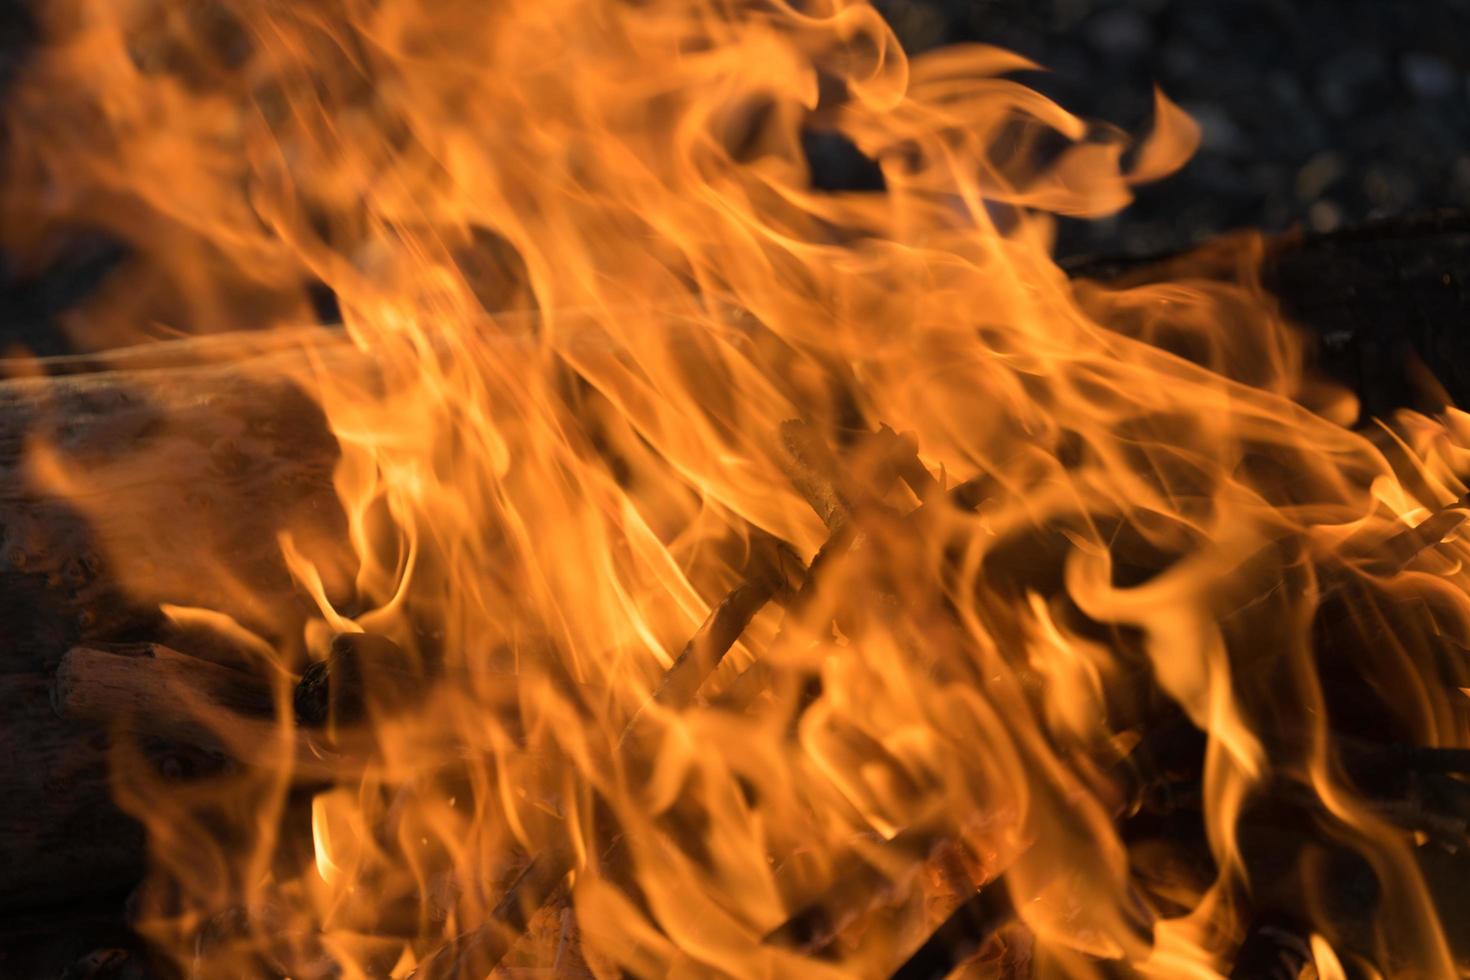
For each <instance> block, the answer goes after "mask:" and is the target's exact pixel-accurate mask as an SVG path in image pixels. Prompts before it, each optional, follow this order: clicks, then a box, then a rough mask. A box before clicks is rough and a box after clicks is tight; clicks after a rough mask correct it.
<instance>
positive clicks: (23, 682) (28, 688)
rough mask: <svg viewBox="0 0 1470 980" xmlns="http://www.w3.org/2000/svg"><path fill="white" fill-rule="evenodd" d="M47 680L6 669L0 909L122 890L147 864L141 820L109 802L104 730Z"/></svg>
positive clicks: (0, 684) (0, 761) (0, 723)
mask: <svg viewBox="0 0 1470 980" xmlns="http://www.w3.org/2000/svg"><path fill="white" fill-rule="evenodd" d="M50 687H51V677H50V675H47V674H39V673H12V674H5V675H0V867H3V868H4V869H5V870H4V872H3V873H0V913H7V912H9V911H12V910H16V909H27V908H40V907H43V906H48V905H57V904H62V903H66V902H68V901H71V900H73V899H75V898H77V897H78V896H83V895H97V894H99V893H104V892H108V891H119V890H121V891H124V892H125V891H126V889H127V888H128V887H130V886H131V885H132V883H133V882H135V881H136V880H137V878H138V877H139V876H140V875H141V874H142V872H143V830H142V828H141V827H140V826H138V824H137V823H135V822H134V821H133V820H132V819H131V818H129V817H127V816H125V815H124V814H123V813H122V812H121V811H119V810H118V808H117V807H116V805H115V804H114V803H113V802H112V788H111V783H110V780H109V774H108V766H109V758H108V755H109V753H108V748H109V743H108V737H107V734H106V732H104V731H102V730H101V729H98V728H96V727H93V726H89V725H86V724H84V723H81V722H77V721H73V720H69V719H65V718H61V717H59V716H58V715H57V714H56V713H55V712H54V711H52V710H51V701H50V697H49V693H50ZM3 918H5V915H3V914H0V919H3ZM0 962H3V961H0ZM3 972H4V971H3V969H0V973H3Z"/></svg>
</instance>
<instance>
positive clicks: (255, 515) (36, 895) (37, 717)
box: [0, 331, 350, 911]
mask: <svg viewBox="0 0 1470 980" xmlns="http://www.w3.org/2000/svg"><path fill="white" fill-rule="evenodd" d="M324 349H331V350H339V349H340V350H341V352H342V353H344V354H345V353H346V352H347V351H349V350H350V348H347V347H346V345H345V344H343V342H342V338H341V335H340V334H339V333H336V332H332V331H315V332H293V333H292V334H290V335H282V336H278V337H273V336H271V335H268V334H262V335H253V336H249V337H233V338H224V337H218V338H209V339H203V340H198V341H193V340H191V341H178V342H169V343H165V344H159V345H156V346H154V347H150V348H145V349H136V350H124V351H117V352H112V353H108V354H102V355H96V356H93V357H90V358H86V359H78V358H65V359H60V360H59V361H55V362H52V361H41V362H32V363H30V364H19V363H16V362H10V367H11V368H12V372H11V373H12V374H13V373H16V372H17V371H19V372H21V376H18V377H11V378H9V379H8V380H4V381H0V865H3V866H4V867H6V868H7V872H6V873H5V874H3V875H0V911H5V910H12V909H19V908H26V907H39V906H42V905H49V904H53V903H61V902H71V901H73V900H75V899H78V898H82V897H86V896H94V895H98V894H102V893H106V892H109V891H119V890H121V891H126V889H128V888H129V887H131V885H132V884H133V883H134V882H135V880H136V879H137V877H138V876H139V874H141V871H142V858H143V835H142V831H141V828H139V827H138V826H137V824H136V823H134V822H133V821H132V820H131V819H129V818H128V817H126V816H125V815H124V814H122V813H121V812H120V811H119V810H118V809H117V807H116V806H115V805H114V804H113V802H112V792H111V788H110V786H109V780H108V764H109V752H110V742H111V740H110V734H109V723H110V722H104V723H103V724H97V723H93V722H88V721H84V720H79V719H78V718H74V717H62V716H61V715H59V714H58V713H57V712H56V711H54V710H53V708H52V703H51V700H50V696H51V690H52V684H53V676H54V672H55V670H56V668H57V667H58V666H59V665H60V663H61V661H62V659H63V657H64V656H65V654H66V653H67V651H68V650H69V649H71V648H72V647H74V646H78V645H82V644H88V643H101V642H117V641H126V640H130V639H144V638H148V639H167V638H169V637H170V636H171V635H173V634H174V633H176V632H177V628H176V627H175V626H173V625H171V624H170V623H169V622H168V621H167V620H166V619H165V617H163V616H162V615H161V613H160V607H159V603H160V602H162V601H169V602H173V603H177V604H180V605H190V604H193V605H199V606H205V607H212V608H215V609H223V610H226V611H228V612H230V613H231V614H232V615H234V616H235V617H236V619H237V620H238V621H239V622H241V623H244V624H247V625H248V626H249V627H250V628H252V629H255V630H258V631H260V632H261V633H262V634H263V635H267V636H270V637H271V638H272V639H273V640H275V639H279V640H281V641H282V642H283V643H284V642H286V640H287V639H288V635H287V634H288V633H289V630H290V628H291V627H292V624H293V623H295V624H299V623H301V622H302V621H303V620H304V617H305V615H306V613H307V611H308V610H307V609H306V608H305V607H304V606H303V605H302V604H301V602H300V599H299V597H298V596H297V595H296V594H295V589H294V588H293V586H292V583H291V580H290V576H289V574H288V573H287V571H286V569H285V567H284V565H283V563H282V561H281V558H280V553H279V547H278V545H277V543H276V540H275V529H276V528H279V527H283V526H288V525H289V524H290V523H291V522H293V521H295V522H297V523H301V522H305V521H312V522H315V523H316V524H318V525H319V526H321V527H324V528H326V529H328V532H329V533H339V532H338V530H337V529H340V528H341V526H342V520H343V519H342V517H341V514H340V509H339V508H338V506H337V504H336V498H335V494H334V493H333V491H332V486H331V473H332V467H333V465H334V462H335V459H336V455H337V450H336V444H335V441H334V440H333V439H332V437H331V435H330V433H329V432H328V431H327V429H326V426H325V423H324V420H323V419H322V416H321V413H320V411H319V410H318V409H317V408H316V406H315V404H314V403H313V402H312V401H311V399H309V398H308V397H307V396H306V395H305V394H304V393H303V392H302V391H301V390H300V389H299V388H297V387H296V386H295V385H293V384H291V383H290V382H288V381H286V380H284V379H283V378H282V377H281V376H280V373H279V372H278V371H275V370H272V369H273V368H279V367H281V366H283V365H285V364H288V363H289V364H292V365H296V366H301V365H303V364H304V363H305V357H306V356H307V351H309V350H310V351H314V352H315V354H314V355H313V356H316V355H319V353H320V351H321V350H324ZM36 440H44V441H46V442H48V443H49V444H51V445H52V446H54V447H55V451H56V452H57V453H58V454H59V455H60V456H61V457H62V458H63V459H64V460H65V461H66V462H68V463H71V464H75V465H77V466H78V467H79V468H83V469H84V470H85V472H86V475H87V476H88V479H89V481H90V490H91V492H92V493H94V494H96V495H98V498H99V499H105V501H106V504H107V506H106V507H98V508H95V509H93V510H92V512H91V513H83V512H82V511H81V510H79V509H78V508H77V507H74V506H70V505H67V504H64V503H61V502H59V501H58V500H56V499H55V497H54V496H53V495H51V494H49V493H48V492H46V490H44V489H43V488H41V487H39V486H38V485H37V484H36V481H35V479H34V474H33V473H32V472H31V471H30V469H29V467H28V465H27V461H26V458H25V452H26V449H27V447H28V446H30V445H32V444H34V442H35V441H36ZM201 541H209V542H211V545H212V549H203V548H201V547H200V546H199V545H200V542H201ZM206 550H218V551H219V552H220V553H223V554H226V555H230V556H231V557H232V559H234V560H232V562H231V566H232V567H231V569H229V570H223V569H219V568H215V567H211V566H210V565H209V564H208V563H207V562H206V561H205V560H204V556H203V552H204V551H206ZM225 571H228V572H229V573H230V576H232V577H233V581H231V580H229V579H227V578H226V576H225V575H224V574H223V573H224V572H225ZM247 595H250V596H252V597H253V598H251V600H250V602H248V603H247V602H242V601H241V599H242V597H243V596H247ZM276 633H279V634H280V636H276V635H275V634H276ZM298 635H299V629H298ZM206 647H207V644H201V645H200V647H199V649H202V648H206ZM190 649H196V647H193V646H191V648H190ZM220 650H221V656H223V655H224V651H225V650H226V648H225V647H224V646H223V645H221V647H220ZM129 666H130V667H135V666H138V665H137V664H129Z"/></svg>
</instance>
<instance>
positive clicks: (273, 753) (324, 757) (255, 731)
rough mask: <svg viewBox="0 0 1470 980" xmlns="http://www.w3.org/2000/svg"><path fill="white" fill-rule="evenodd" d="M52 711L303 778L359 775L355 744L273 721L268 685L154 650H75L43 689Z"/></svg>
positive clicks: (361, 754) (360, 755)
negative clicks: (319, 737)
mask: <svg viewBox="0 0 1470 980" xmlns="http://www.w3.org/2000/svg"><path fill="white" fill-rule="evenodd" d="M50 699H51V703H52V706H53V707H54V708H55V710H56V713H57V714H58V715H60V716H61V717H63V718H67V719H69V720H72V721H78V722H86V723H90V725H92V726H93V727H94V728H95V729H100V730H102V731H106V732H110V733H126V734H128V735H130V736H133V737H142V738H146V739H156V740H162V741H165V742H173V743H178V744H179V745H182V746H186V747H191V748H196V749H200V748H202V749H204V750H206V751H209V752H216V753H219V754H222V755H225V756H228V757H230V758H233V759H236V760H239V761H240V762H242V763H245V764H248V765H249V764H254V765H266V766H279V765H284V764H287V763H289V764H290V765H291V766H292V772H293V774H294V775H295V776H296V777H298V778H300V779H304V780H330V779H332V778H334V777H338V776H341V777H344V778H345V777H347V776H349V775H350V774H352V773H354V772H356V771H358V769H359V767H360V766H361V764H362V762H363V761H364V759H365V754H366V749H365V747H364V746H362V745H358V744H353V745H351V746H350V747H349V746H347V745H342V744H337V743H332V744H328V743H325V742H322V741H318V740H317V739H315V738H314V737H312V736H311V735H310V734H308V733H306V732H300V731H297V730H295V728H294V725H292V723H291V722H290V721H289V720H287V721H285V722H282V721H279V720H277V719H276V718H274V717H272V714H273V702H274V699H273V696H272V693H271V691H270V687H269V685H268V684H266V683H264V682H263V681H262V680H261V679H260V678H259V677H257V676H253V675H251V674H248V673H246V672H244V671H240V670H235V669H233V668H229V667H222V666H219V665H216V664H212V663H209V662H208V661H204V660H200V659H198V658H195V657H190V656H188V655H186V654H182V653H179V652H178V651H176V650H170V649H168V648H167V647H164V646H161V645H159V644H153V643H146V644H135V645H130V646H126V647H122V648H119V649H97V648H90V647H75V648H73V649H71V650H69V651H67V653H66V654H65V655H64V656H63V657H62V658H61V663H60V665H59V666H58V667H57V669H56V675H55V678H54V681H53V684H52V687H51V691H50Z"/></svg>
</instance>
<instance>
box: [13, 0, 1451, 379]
mask: <svg viewBox="0 0 1470 980" xmlns="http://www.w3.org/2000/svg"><path fill="white" fill-rule="evenodd" d="M39 2H41V0H0V99H3V97H4V94H3V93H4V87H5V86H6V85H8V84H9V83H10V81H11V80H12V79H13V78H14V77H15V75H16V73H17V72H19V71H21V70H23V69H24V64H25V57H26V52H27V51H28V50H30V49H31V48H32V47H33V45H34V44H35V43H36V42H35V37H36V31H35V28H34V24H33V20H32V18H31V16H30V15H29V14H28V9H29V8H30V5H31V4H33V3H39ZM177 2H180V3H197V2H205V0H177ZM876 2H877V5H878V7H879V8H880V9H881V10H882V11H883V12H884V13H885V15H886V16H887V17H888V19H889V20H890V22H891V23H892V24H893V25H894V27H895V29H896V31H897V33H898V34H899V36H900V38H901V40H902V41H903V42H904V44H905V47H906V48H908V49H909V50H910V51H912V52H919V51H923V50H925V49H928V48H932V47H935V46H937V45H941V44H944V43H949V42H955V41H985V42H990V43H994V44H999V45H1002V46H1004V47H1007V48H1010V49H1013V50H1016V51H1019V52H1020V53H1022V54H1025V55H1027V56H1029V57H1031V58H1032V59H1033V60H1035V61H1037V62H1039V63H1040V64H1042V65H1044V66H1046V67H1047V68H1048V69H1049V71H1047V72H1036V73H1026V74H1025V76H1024V80H1025V81H1026V82H1027V83H1028V84H1030V85H1032V86H1033V87H1036V88H1039V89H1041V90H1043V91H1044V92H1046V93H1047V94H1049V95H1051V96H1052V97H1054V98H1055V99H1057V100H1058V101H1059V102H1060V103H1061V104H1062V105H1063V106H1065V107H1066V108H1068V109H1070V110H1072V111H1073V112H1075V113H1077V114H1079V115H1082V116H1084V117H1088V118H1095V119H1102V120H1105V121H1108V122H1112V123H1114V124H1117V125H1119V126H1122V127H1123V128H1125V129H1127V130H1128V131H1130V132H1135V133H1142V132H1144V131H1146V129H1147V127H1148V125H1149V120H1150V114H1151V106H1152V97H1153V95H1152V89H1153V86H1154V84H1156V83H1157V84H1158V85H1160V86H1161V87H1162V88H1163V89H1164V91H1165V92H1166V93H1167V94H1168V95H1169V96H1170V97H1171V98H1173V99H1174V100H1175V101H1176V102H1178V103H1180V104H1181V105H1182V106H1183V107H1184V108H1185V109H1186V110H1187V111H1188V112H1189V113H1190V114H1191V115H1192V116H1194V118H1195V119H1196V120H1198V121H1199V122H1200V123H1201V125H1202V128H1203V145H1202V146H1201V148H1200V151H1199V152H1198V154H1197V155H1196V156H1195V158H1194V159H1193V160H1192V161H1191V162H1190V163H1189V164H1188V165H1187V166H1186V167H1185V168H1184V170H1183V171H1181V172H1180V173H1178V174H1175V175H1174V176H1172V177H1170V178H1168V179H1166V180H1165V181H1163V182H1160V183H1158V184H1154V185H1150V186H1147V187H1144V188H1142V189H1141V190H1140V192H1139V197H1138V200H1137V202H1136V203H1135V204H1134V205H1133V206H1132V207H1131V208H1129V209H1128V210H1126V211H1125V212H1123V213H1122V214H1120V215H1117V216H1115V217H1112V218H1108V219H1104V220H1101V221H1095V222H1079V221H1066V222H1063V224H1062V228H1061V234H1060V239H1059V245H1058V249H1059V253H1060V255H1061V256H1062V257H1075V256H1132V255H1147V254H1155V253H1160V252H1169V251H1174V250H1177V249H1180V248H1183V247H1186V246H1188V245H1190V244H1192V243H1195V242H1198V241H1200V240H1202V239H1205V238H1208V237H1210V236H1211V235H1214V234H1217V233H1219V232H1222V231H1227V230H1231V229H1237V228H1252V227H1253V228H1261V229H1264V230H1267V231H1279V230H1282V229H1285V228H1288V227H1292V226H1301V227H1305V228H1308V229H1312V230H1319V231H1329V230H1332V229H1334V228H1337V227H1341V226H1343V225H1348V224H1353V223H1357V222H1361V221H1364V220H1367V219H1371V218H1377V217H1383V216H1389V215H1395V214H1403V213H1406V212H1413V211H1419V210H1424V209H1428V208H1441V207H1457V206H1458V207H1470V0H876ZM5 137H6V134H5V133H4V132H3V131H0V140H3V139H4V138H5ZM810 151H811V155H812V158H813V163H814V166H815V169H816V179H817V181H818V182H819V183H824V184H828V185H831V186H843V185H844V184H849V183H852V182H857V183H859V184H861V183H862V181H863V180H864V179H865V178H864V174H863V171H862V167H861V163H862V161H860V160H859V161H857V164H858V166H857V168H856V170H854V161H853V160H852V159H851V156H850V154H849V155H846V156H845V155H844V154H843V152H842V151H841V148H840V147H838V148H836V149H834V148H833V147H831V146H830V145H825V144H822V143H821V142H820V141H818V142H815V143H813V144H812V146H811V147H810ZM0 179H3V175H0ZM867 179H871V174H869V176H868V178H867ZM0 220H3V216H0ZM123 254H124V252H123V251H122V250H121V249H118V248H117V247H115V243H108V242H100V241H98V240H96V238H95V237H92V236H88V235H86V234H85V233H82V234H79V235H78V236H77V242H76V245H75V247H70V248H67V249H64V250H63V252H62V255H61V257H60V258H59V259H56V260H54V261H52V262H51V263H50V264H49V265H48V266H46V267H45V268H43V269H39V270H38V269H35V268H34V263H33V262H26V261H25V258H26V257H24V256H7V255H3V254H0V341H6V343H0V348H8V347H10V346H11V345H12V344H14V343H16V342H19V343H21V344H23V345H24V346H26V347H28V348H29V349H30V350H31V351H33V352H35V353H42V354H51V353H61V352H63V351H64V350H65V349H66V343H65V340H64V339H63V338H62V337H61V336H60V334H59V333H58V332H57V331H56V330H55V329H54V322H55V317H56V316H57V314H58V313H59V312H61V311H62V310H64V309H66V308H67V307H70V306H73V305H75V304H76V303H77V302H78V301H79V300H80V299H82V298H84V297H85V296H86V294H87V293H88V291H89V290H90V289H91V288H92V287H93V286H94V285H95V284H96V283H97V282H99V281H101V280H102V279H103V278H105V277H106V275H107V274H108V273H109V271H110V270H111V269H112V268H114V267H115V266H116V264H117V262H118V260H119V259H120V258H121V257H122V255H123ZM320 308H321V310H322V311H323V315H324V316H330V315H331V313H332V310H333V306H332V303H331V302H330V297H327V298H326V299H325V301H324V302H323V303H321V304H320ZM4 353H5V350H4V349H0V356H3V355H4Z"/></svg>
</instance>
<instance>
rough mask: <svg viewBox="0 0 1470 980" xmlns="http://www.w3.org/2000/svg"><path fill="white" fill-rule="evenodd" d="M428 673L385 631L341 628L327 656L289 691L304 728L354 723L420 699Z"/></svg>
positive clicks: (309, 669)
mask: <svg viewBox="0 0 1470 980" xmlns="http://www.w3.org/2000/svg"><path fill="white" fill-rule="evenodd" d="M427 686H428V678H427V676H426V672H425V669H424V664H422V663H421V662H420V661H419V660H418V659H417V658H416V657H414V656H413V655H412V654H410V653H409V652H408V651H406V650H404V649H403V648H402V647H401V646H399V645H398V644H397V643H394V642H393V641H392V640H390V639H389V638H388V637H386V636H379V635H377V634H374V633H343V634H341V635H339V636H337V637H335V638H334V639H333V640H332V646H331V649H330V651H329V652H328V654H327V659H325V660H319V661H316V662H315V663H312V664H311V665H310V666H308V667H307V668H306V669H305V670H304V671H302V673H301V679H300V680H298V681H297V682H296V687H295V690H294V691H293V693H292V707H293V709H294V710H295V714H296V721H297V722H298V723H299V724H301V725H305V726H307V727H309V728H320V727H326V726H331V727H334V728H335V727H337V726H349V725H356V724H358V723H360V722H362V721H364V720H365V719H366V718H367V717H368V716H369V713H370V712H378V713H381V714H384V715H391V714H393V713H395V712H397V711H399V710H401V709H403V708H406V707H409V706H412V705H414V704H417V703H419V701H420V700H421V699H422V697H423V694H424V692H425V690H426V689H427Z"/></svg>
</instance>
